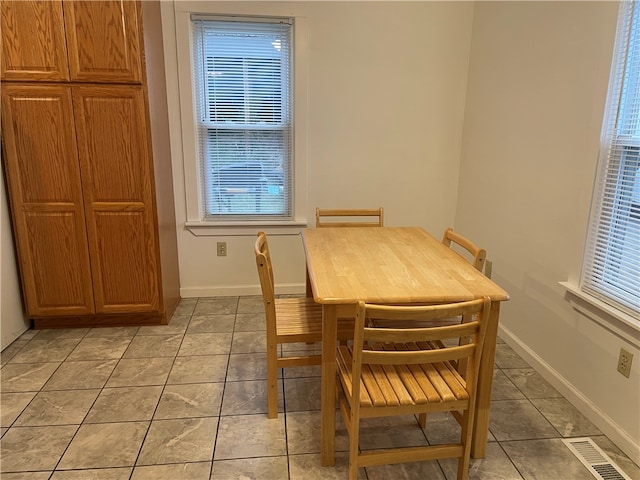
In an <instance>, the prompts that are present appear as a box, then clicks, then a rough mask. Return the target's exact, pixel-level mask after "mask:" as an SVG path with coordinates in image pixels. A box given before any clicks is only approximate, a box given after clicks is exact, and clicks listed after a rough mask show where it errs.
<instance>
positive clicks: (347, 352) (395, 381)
mask: <svg viewBox="0 0 640 480" xmlns="http://www.w3.org/2000/svg"><path fill="white" fill-rule="evenodd" d="M437 348H440V347H439V346H437V345H434V344H431V343H424V342H419V343H409V344H404V343H402V344H399V343H394V344H384V345H373V346H366V347H364V350H384V351H393V350H397V351H407V350H418V349H422V350H424V349H429V350H432V349H437ZM337 364H338V365H337V366H338V372H339V375H340V376H342V377H343V378H342V379H341V380H342V381H341V383H342V385H343V386H344V385H346V386H347V388H349V387H350V385H351V377H352V374H351V370H352V365H353V351H352V349H351V347H348V346H344V345H341V346H339V347H338V356H337ZM345 380H348V381H345ZM350 393H351V392H350V391H349V392H348V394H350ZM468 400H469V395H468V393H467V389H466V382H465V380H464V379H463V378H462V377H461V376H460V374H459V373H458V371H457V370H456V368H455V366H454V365H453V364H452V363H451V362H438V363H435V364H426V365H422V364H413V365H366V366H365V365H363V369H362V383H361V387H360V407H361V408H367V407H399V408H402V406H413V407H415V406H419V405H429V410H430V411H435V410H434V407H435V405H436V404H438V403H442V402H452V401H453V402H455V401H460V402H461V407H462V406H464V405H465V404H466V403H467V402H468ZM449 407H450V405H449V406H448V407H447V408H449ZM436 408H437V407H436ZM413 411H416V410H415V408H414V409H413ZM362 416H363V417H366V416H368V415H367V413H366V410H362Z"/></svg>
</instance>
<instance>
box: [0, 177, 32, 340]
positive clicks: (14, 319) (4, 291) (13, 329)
mask: <svg viewBox="0 0 640 480" xmlns="http://www.w3.org/2000/svg"><path fill="white" fill-rule="evenodd" d="M0 232H1V233H0V251H1V257H0V262H1V263H0V271H1V275H0V350H3V349H4V348H5V347H6V346H8V345H9V344H10V343H11V342H13V341H14V340H15V339H16V338H18V337H19V336H20V335H21V334H22V333H23V332H24V331H25V330H27V329H28V328H29V325H30V323H29V321H28V320H27V319H26V318H25V316H24V312H23V309H22V297H21V296H20V283H19V280H18V270H17V266H16V257H15V251H14V248H13V237H12V235H11V219H10V215H9V207H8V204H7V195H6V191H5V185H4V173H3V171H2V165H0Z"/></svg>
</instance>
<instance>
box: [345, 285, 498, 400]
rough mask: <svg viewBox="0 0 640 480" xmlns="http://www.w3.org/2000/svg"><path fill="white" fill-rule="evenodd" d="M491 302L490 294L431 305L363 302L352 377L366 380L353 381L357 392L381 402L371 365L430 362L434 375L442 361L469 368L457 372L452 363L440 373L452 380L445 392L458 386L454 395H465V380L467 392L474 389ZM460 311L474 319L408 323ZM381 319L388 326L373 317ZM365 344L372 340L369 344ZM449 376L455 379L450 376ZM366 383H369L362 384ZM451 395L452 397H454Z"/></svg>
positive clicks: (355, 340) (433, 318) (444, 393)
mask: <svg viewBox="0 0 640 480" xmlns="http://www.w3.org/2000/svg"><path fill="white" fill-rule="evenodd" d="M490 307H491V300H490V299H489V298H488V297H485V298H481V299H477V300H471V301H468V302H458V303H450V304H440V305H428V306H387V305H371V304H365V303H364V302H359V303H358V308H357V314H356V322H355V332H354V340H353V378H358V377H360V378H362V380H363V382H353V389H354V390H353V397H354V398H360V399H361V400H362V399H366V398H367V396H368V397H369V398H370V400H365V402H366V403H369V402H371V404H373V405H375V404H376V399H375V397H376V393H375V391H374V390H375V388H368V385H369V383H370V382H368V380H367V372H368V371H369V369H370V368H371V369H373V368H385V366H391V365H411V366H413V365H416V364H420V365H422V367H418V368H423V369H425V368H426V370H425V372H426V374H427V376H430V374H429V369H431V368H435V369H438V370H440V371H441V369H442V368H445V369H447V368H448V367H447V366H446V365H444V364H443V363H442V362H456V364H462V363H461V362H464V365H465V366H466V367H465V368H466V371H464V372H458V371H456V370H455V369H452V370H450V374H449V372H447V374H446V375H441V376H442V378H443V379H445V382H446V383H447V385H442V391H438V392H437V394H438V395H439V396H440V397H442V398H444V399H446V397H447V396H450V395H449V394H448V392H447V390H448V389H450V390H451V391H452V392H454V397H456V398H460V396H463V397H464V395H465V394H464V392H460V389H461V385H465V386H466V387H465V390H466V391H467V393H468V392H472V391H474V390H475V385H476V382H477V377H478V370H479V365H480V355H481V353H482V346H483V344H484V339H485V336H486V330H487V320H488V318H489V310H490ZM456 316H461V317H462V316H464V317H466V318H471V319H472V320H471V321H469V322H466V323H460V324H455V325H447V326H430V327H429V326H427V327H424V326H420V327H416V328H411V327H410V326H409V327H408V328H407V323H410V322H411V321H416V324H417V325H424V321H433V320H438V319H441V318H450V317H456ZM378 319H380V320H383V321H384V322H383V323H382V324H383V325H384V326H377V325H378V323H377V322H375V321H374V322H371V321H370V320H378ZM394 321H398V322H402V325H403V326H402V328H393V322H394ZM420 322H422V323H420ZM366 345H372V346H371V347H368V348H364V346H366ZM393 345H396V346H393ZM398 345H403V347H402V348H401V347H399V346H398ZM405 348H406V350H405ZM370 365H374V367H370ZM375 365H382V367H375ZM425 365H427V366H426V367H425ZM448 377H449V378H450V380H451V381H450V382H449V381H448V380H447V378H448ZM390 381H392V380H391V379H390ZM361 384H362V385H364V388H363V389H362V390H361V387H362V385H361ZM382 393H383V394H384V392H382ZM407 393H408V395H410V394H411V392H407ZM434 394H435V392H434ZM378 395H379V394H378ZM451 399H452V400H453V397H452V398H451ZM399 401H400V404H402V403H403V402H402V398H399ZM356 403H357V402H356Z"/></svg>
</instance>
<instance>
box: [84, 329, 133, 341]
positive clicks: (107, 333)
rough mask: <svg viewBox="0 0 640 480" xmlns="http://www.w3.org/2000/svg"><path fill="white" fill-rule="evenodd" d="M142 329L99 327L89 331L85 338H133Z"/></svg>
mask: <svg viewBox="0 0 640 480" xmlns="http://www.w3.org/2000/svg"><path fill="white" fill-rule="evenodd" d="M139 329H140V327H99V328H92V329H91V330H89V332H88V333H87V335H86V336H85V338H96V337H126V338H133V337H134V336H135V334H136V333H138V330H139Z"/></svg>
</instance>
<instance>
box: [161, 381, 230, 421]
mask: <svg viewBox="0 0 640 480" xmlns="http://www.w3.org/2000/svg"><path fill="white" fill-rule="evenodd" d="M223 390H224V384H223V383H193V384H185V385H167V386H166V387H165V388H164V391H163V392H162V397H160V403H158V408H157V409H156V413H155V415H154V419H168V418H189V417H213V416H218V415H220V404H221V403H222V391H223Z"/></svg>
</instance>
